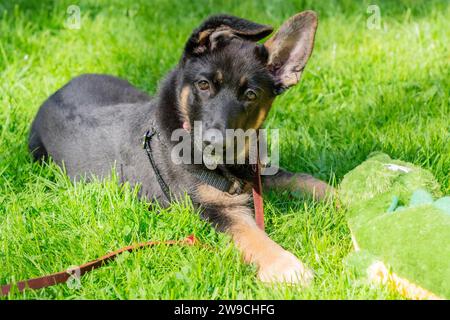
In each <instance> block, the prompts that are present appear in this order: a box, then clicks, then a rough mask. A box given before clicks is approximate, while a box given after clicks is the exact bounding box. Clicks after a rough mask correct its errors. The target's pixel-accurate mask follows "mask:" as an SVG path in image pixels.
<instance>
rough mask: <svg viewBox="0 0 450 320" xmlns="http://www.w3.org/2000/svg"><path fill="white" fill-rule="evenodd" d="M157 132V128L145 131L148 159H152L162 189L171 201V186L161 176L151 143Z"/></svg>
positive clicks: (145, 146)
mask: <svg viewBox="0 0 450 320" xmlns="http://www.w3.org/2000/svg"><path fill="white" fill-rule="evenodd" d="M155 134H156V131H155V129H151V130H148V131H147V132H146V133H145V136H144V149H145V151H146V152H147V156H148V159H149V160H150V163H151V165H152V168H153V171H154V172H155V175H156V179H157V180H158V184H159V186H160V187H161V190H162V192H163V193H164V195H165V196H166V198H167V200H169V201H170V200H171V199H172V197H171V196H170V189H169V186H168V185H167V184H166V182H165V181H164V179H163V177H162V176H161V173H160V172H159V170H158V167H157V166H156V163H155V159H154V158H153V152H152V146H151V144H150V141H151V139H152V137H153V136H154V135H155Z"/></svg>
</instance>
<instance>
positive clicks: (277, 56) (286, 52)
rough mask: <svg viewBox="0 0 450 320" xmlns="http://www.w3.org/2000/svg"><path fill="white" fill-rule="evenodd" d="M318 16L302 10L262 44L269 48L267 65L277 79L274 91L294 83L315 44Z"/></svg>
mask: <svg viewBox="0 0 450 320" xmlns="http://www.w3.org/2000/svg"><path fill="white" fill-rule="evenodd" d="M316 29H317V15H316V13H315V12H314V11H304V12H301V13H299V14H296V15H295V16H293V17H291V18H289V20H287V21H286V22H285V23H284V24H283V25H282V26H281V28H280V30H278V32H277V33H276V34H275V35H274V36H273V37H271V38H270V39H269V40H267V41H266V43H264V46H265V47H266V49H267V50H268V51H269V60H268V68H269V70H270V72H271V73H272V74H273V76H274V78H275V81H276V86H277V89H276V94H280V93H282V92H283V91H284V90H286V89H287V88H289V87H291V86H293V85H295V84H297V82H299V80H300V76H301V74H302V71H303V68H305V65H306V62H307V61H308V59H309V56H310V55H311V52H312V50H313V47H314V36H315V34H316Z"/></svg>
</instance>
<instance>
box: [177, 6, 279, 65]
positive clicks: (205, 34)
mask: <svg viewBox="0 0 450 320" xmlns="http://www.w3.org/2000/svg"><path fill="white" fill-rule="evenodd" d="M272 31H273V28H272V27H271V26H268V25H262V24H258V23H255V22H252V21H249V20H245V19H242V18H238V17H234V16H230V15H225V14H221V15H216V16H212V17H209V18H208V19H207V20H205V21H204V22H203V23H202V24H201V26H200V27H198V28H197V29H195V30H194V31H193V32H192V34H191V37H190V38H189V40H188V42H187V43H186V46H185V48H184V53H183V61H184V60H185V59H186V58H189V57H192V56H199V55H202V54H204V53H207V52H209V51H212V50H214V48H216V47H217V46H218V44H219V43H220V42H223V41H229V40H231V39H235V38H241V39H245V40H250V41H255V42H257V41H259V40H261V39H263V38H265V37H267V36H268V35H269V34H271V33H272Z"/></svg>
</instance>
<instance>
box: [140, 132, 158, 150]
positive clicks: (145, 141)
mask: <svg viewBox="0 0 450 320" xmlns="http://www.w3.org/2000/svg"><path fill="white" fill-rule="evenodd" d="M155 134H156V131H155V129H153V128H152V129H150V130H147V131H146V132H145V134H144V137H143V139H142V147H143V148H144V149H145V148H147V144H148V143H149V142H150V139H151V138H152V137H153V136H154V135H155Z"/></svg>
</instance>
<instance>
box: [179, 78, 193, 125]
mask: <svg viewBox="0 0 450 320" xmlns="http://www.w3.org/2000/svg"><path fill="white" fill-rule="evenodd" d="M190 93H191V89H190V88H189V86H185V87H183V89H181V93H180V103H179V111H180V113H181V117H182V120H183V122H187V123H190V121H189V104H188V100H189V94H190Z"/></svg>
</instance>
